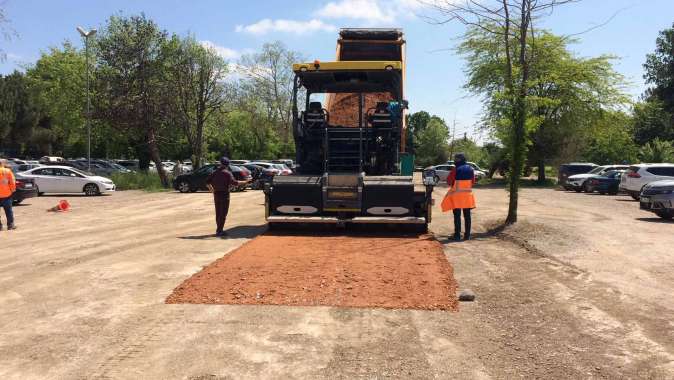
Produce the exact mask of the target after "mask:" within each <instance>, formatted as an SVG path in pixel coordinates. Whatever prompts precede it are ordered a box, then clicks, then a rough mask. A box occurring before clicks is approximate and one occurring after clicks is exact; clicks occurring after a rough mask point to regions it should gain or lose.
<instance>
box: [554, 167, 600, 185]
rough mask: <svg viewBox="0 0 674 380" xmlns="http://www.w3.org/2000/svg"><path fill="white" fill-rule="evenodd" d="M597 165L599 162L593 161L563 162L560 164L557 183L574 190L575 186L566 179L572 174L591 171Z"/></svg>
mask: <svg viewBox="0 0 674 380" xmlns="http://www.w3.org/2000/svg"><path fill="white" fill-rule="evenodd" d="M597 166H598V165H597V164H593V163H591V162H572V163H569V164H562V165H560V166H559V172H558V174H557V183H558V184H559V185H560V186H562V187H563V188H564V189H566V190H573V187H571V185H569V184H567V183H566V180H567V179H568V178H569V177H570V176H572V175H576V174H583V173H589V172H590V171H592V169H594V168H596V167H597Z"/></svg>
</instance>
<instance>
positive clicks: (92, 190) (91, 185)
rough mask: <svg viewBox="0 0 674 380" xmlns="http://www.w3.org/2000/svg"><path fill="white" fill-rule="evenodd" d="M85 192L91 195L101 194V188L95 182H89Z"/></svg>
mask: <svg viewBox="0 0 674 380" xmlns="http://www.w3.org/2000/svg"><path fill="white" fill-rule="evenodd" d="M84 194H85V195H87V196H89V197H91V196H94V195H100V194H101V190H100V189H99V188H98V185H96V184H94V183H88V184H86V185H85V186H84Z"/></svg>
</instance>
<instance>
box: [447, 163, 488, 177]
mask: <svg viewBox="0 0 674 380" xmlns="http://www.w3.org/2000/svg"><path fill="white" fill-rule="evenodd" d="M466 163H467V164H468V165H470V166H471V167H472V168H473V172H474V173H475V179H476V180H478V181H479V180H481V179H482V178H487V171H486V170H484V169H482V168H481V167H480V165H478V164H476V163H474V162H471V161H468V162H466ZM447 165H451V166H452V167H453V166H454V161H451V160H450V161H447Z"/></svg>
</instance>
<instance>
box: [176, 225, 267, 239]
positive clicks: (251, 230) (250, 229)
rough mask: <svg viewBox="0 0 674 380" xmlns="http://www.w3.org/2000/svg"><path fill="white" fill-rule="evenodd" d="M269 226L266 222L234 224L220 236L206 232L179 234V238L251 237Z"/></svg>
mask: <svg viewBox="0 0 674 380" xmlns="http://www.w3.org/2000/svg"><path fill="white" fill-rule="evenodd" d="M266 230H267V226H266V225H264V224H261V225H257V226H234V227H232V228H229V229H227V230H225V232H226V233H227V235H225V236H222V237H218V236H215V234H206V235H188V236H178V239H184V240H207V239H250V238H254V237H255V236H258V235H260V234H262V233H263V232H265V231H266Z"/></svg>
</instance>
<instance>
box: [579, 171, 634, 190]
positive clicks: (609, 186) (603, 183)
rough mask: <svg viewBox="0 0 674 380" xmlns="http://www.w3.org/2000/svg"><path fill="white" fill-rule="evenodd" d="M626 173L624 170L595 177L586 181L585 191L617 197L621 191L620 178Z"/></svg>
mask: <svg viewBox="0 0 674 380" xmlns="http://www.w3.org/2000/svg"><path fill="white" fill-rule="evenodd" d="M624 172H625V171H624V170H611V171H608V172H606V173H604V174H601V175H593V176H591V177H589V178H588V179H587V180H586V181H585V191H586V192H588V193H593V192H595V191H596V192H598V193H599V194H601V195H604V194H606V193H608V194H610V195H616V194H618V192H619V191H620V189H619V187H620V176H621V175H622V174H623V173H624Z"/></svg>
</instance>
